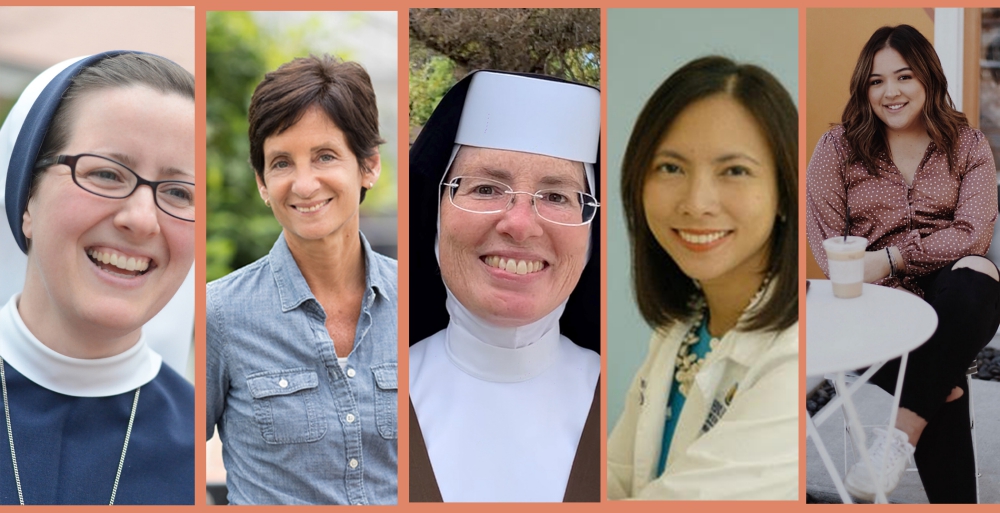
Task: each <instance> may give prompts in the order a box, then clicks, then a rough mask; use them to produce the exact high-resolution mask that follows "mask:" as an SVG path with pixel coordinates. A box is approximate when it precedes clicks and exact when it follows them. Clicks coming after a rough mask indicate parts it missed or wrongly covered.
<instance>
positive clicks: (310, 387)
mask: <svg viewBox="0 0 1000 513" xmlns="http://www.w3.org/2000/svg"><path fill="white" fill-rule="evenodd" d="M361 243H362V246H363V247H364V254H365V262H366V266H365V269H366V273H367V276H366V283H367V286H366V292H365V296H364V299H363V304H362V305H361V316H360V317H359V318H358V325H357V332H356V334H355V338H354V349H353V350H352V351H351V354H350V355H349V356H348V360H347V366H346V368H345V369H341V367H340V365H339V364H338V363H337V354H336V352H335V351H334V347H333V341H332V340H331V339H330V335H329V332H328V331H327V330H326V325H325V320H326V314H325V313H324V312H323V308H322V307H321V306H320V304H319V302H318V301H316V298H315V297H314V296H313V294H312V292H311V291H310V290H309V286H308V285H307V284H306V281H305V278H303V277H302V273H301V272H300V271H299V268H298V265H296V263H295V260H294V259H293V258H292V254H291V252H290V251H289V249H288V245H287V243H286V242H285V237H284V234H282V235H281V236H279V237H278V241H277V242H275V244H274V247H273V248H272V249H271V252H270V253H269V254H268V255H267V256H265V257H263V258H261V259H260V260H258V261H256V262H254V263H253V264H250V265H248V266H246V267H244V268H242V269H239V270H237V271H235V272H233V273H231V274H229V275H228V276H226V277H224V278H221V279H219V280H216V281H213V282H212V283H209V284H208V290H207V294H206V308H205V310H206V318H207V324H208V327H207V351H206V353H207V363H206V371H207V387H206V388H207V398H206V401H205V403H206V408H207V410H208V412H207V415H206V422H207V426H206V428H207V436H208V438H211V437H212V432H213V428H215V427H216V426H218V428H219V436H220V437H221V438H222V443H223V449H222V457H223V461H224V463H225V465H226V470H227V473H226V484H227V486H228V488H229V501H230V502H231V503H233V504H395V503H396V475H397V468H396V457H397V455H396V361H397V360H396V352H397V351H396V348H397V345H396V341H397V336H396V318H397V317H396V307H397V301H396V296H397V280H396V272H397V267H396V261H395V260H392V259H390V258H388V257H385V256H383V255H380V254H378V253H375V252H374V251H372V249H371V246H369V244H368V241H367V240H366V239H365V237H364V235H361Z"/></svg>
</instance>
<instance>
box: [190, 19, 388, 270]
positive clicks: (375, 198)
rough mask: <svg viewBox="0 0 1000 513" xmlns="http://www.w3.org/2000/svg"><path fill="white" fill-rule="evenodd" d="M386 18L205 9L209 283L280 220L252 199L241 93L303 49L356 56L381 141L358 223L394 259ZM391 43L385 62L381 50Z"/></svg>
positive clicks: (243, 260) (261, 251)
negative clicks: (378, 170)
mask: <svg viewBox="0 0 1000 513" xmlns="http://www.w3.org/2000/svg"><path fill="white" fill-rule="evenodd" d="M385 14H386V13H364V12H355V13H344V12H338V13H333V12H331V13H281V12H267V13H252V12H244V11H231V12H208V13H207V16H206V24H205V25H206V53H207V56H206V57H207V73H206V81H207V92H208V96H207V102H206V103H207V118H208V119H207V129H206V135H207V139H208V150H207V156H206V164H207V165H206V168H207V181H206V190H207V202H208V218H207V241H206V245H205V248H206V263H207V268H206V276H207V279H208V280H209V281H211V280H215V279H217V278H220V277H222V276H225V275H226V274H228V273H230V272H232V271H233V270H235V269H239V268H240V267H243V266H245V265H247V264H249V263H251V262H253V261H255V260H257V259H258V258H260V257H262V256H263V255H265V254H267V252H268V251H270V249H271V246H272V245H273V244H274V241H275V240H276V239H277V237H278V235H279V234H280V233H281V226H280V225H279V224H278V222H277V221H276V220H275V218H274V215H273V214H272V212H271V210H270V209H269V208H267V207H266V206H265V205H264V203H263V201H261V199H260V195H259V194H258V192H257V184H256V182H255V180H254V172H253V168H252V167H251V166H250V164H249V162H248V160H247V159H248V158H249V156H250V148H249V141H248V139H247V129H248V124H247V109H248V108H249V105H250V96H251V95H252V94H253V90H254V88H255V87H256V86H257V84H258V83H259V82H260V81H261V80H262V79H263V78H264V74H265V73H267V72H268V71H271V70H273V69H276V68H277V67H278V66H280V65H281V64H283V63H285V62H288V61H290V60H292V59H293V58H295V57H302V56H307V55H309V54H317V55H318V54H322V53H329V54H331V55H335V56H337V57H339V58H341V59H344V60H356V61H358V62H360V63H361V64H362V65H364V66H365V68H366V69H367V70H368V72H369V74H370V75H371V76H372V82H373V84H374V85H375V90H376V95H377V97H378V106H379V118H380V130H381V133H382V137H383V138H384V139H386V141H387V142H386V144H384V145H383V146H381V147H380V152H381V155H382V174H381V177H380V178H379V182H378V186H377V187H375V188H374V189H372V190H371V191H370V192H368V194H367V197H366V199H365V202H364V203H363V204H362V205H361V215H362V221H361V225H362V231H364V232H365V235H366V236H367V237H368V239H369V241H370V242H371V243H372V246H373V247H374V248H375V249H376V251H380V252H382V253H386V254H389V255H390V256H395V254H396V247H395V246H396V229H395V228H396V201H397V194H396V190H397V187H396V162H397V159H396V146H397V137H396V131H397V130H396V91H395V89H396V80H395V76H396V24H395V23H396V22H395V20H396V15H395V13H389V14H391V16H386V15H385ZM373 37H384V38H391V41H382V43H383V44H381V45H375V44H371V41H372V38H373ZM390 47H391V58H389V57H390V56H388V55H385V54H386V53H387V50H386V49H387V48H390ZM379 49H381V50H379ZM373 51H381V53H380V54H379V55H378V56H377V57H378V58H374V57H371V56H370V55H371V53H372V52H373ZM366 54H367V55H368V58H366ZM390 74H391V75H390ZM379 77H382V79H381V80H380V79H379ZM387 77H388V78H391V80H388V79H387ZM390 81H391V84H388V82H390ZM381 83H385V84H381ZM380 85H386V86H391V92H388V88H384V89H385V91H380Z"/></svg>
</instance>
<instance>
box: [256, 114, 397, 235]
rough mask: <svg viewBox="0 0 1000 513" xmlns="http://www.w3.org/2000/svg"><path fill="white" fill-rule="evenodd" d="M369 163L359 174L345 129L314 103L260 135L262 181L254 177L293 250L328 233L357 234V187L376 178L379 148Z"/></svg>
mask: <svg viewBox="0 0 1000 513" xmlns="http://www.w3.org/2000/svg"><path fill="white" fill-rule="evenodd" d="M368 164H369V166H368V167H369V169H370V171H369V172H368V173H365V174H364V175H362V171H361V167H360V166H359V165H358V160H357V158H356V157H355V155H354V153H352V152H351V150H350V147H349V146H348V145H347V139H346V138H345V137H344V132H342V131H341V130H340V128H338V127H337V125H336V124H334V123H333V121H331V120H330V118H329V117H327V115H326V114H325V113H324V112H323V110H322V109H320V108H319V107H315V106H314V107H310V108H309V109H307V110H306V111H305V112H304V113H303V114H302V117H301V118H300V119H299V120H298V122H296V123H295V124H294V125H292V126H291V127H289V128H288V129H286V130H285V131H284V132H281V133H279V134H274V135H272V136H270V137H268V138H267V139H265V140H264V181H263V182H261V180H260V177H259V176H258V178H257V187H258V189H259V191H260V197H261V198H262V199H264V200H265V201H267V202H269V203H270V204H271V210H273V211H274V217H275V218H277V220H278V223H280V224H281V226H282V228H284V229H285V240H286V241H287V242H288V244H289V246H291V247H292V248H293V250H294V248H295V247H297V246H300V245H302V244H308V243H310V242H311V241H324V240H328V238H329V237H351V236H353V237H357V233H358V207H359V204H360V203H361V187H365V188H371V186H372V185H373V184H374V183H375V182H376V181H378V176H379V171H380V169H381V168H380V165H379V157H378V154H377V153H376V154H375V156H374V157H372V158H371V159H370V160H369V163H368Z"/></svg>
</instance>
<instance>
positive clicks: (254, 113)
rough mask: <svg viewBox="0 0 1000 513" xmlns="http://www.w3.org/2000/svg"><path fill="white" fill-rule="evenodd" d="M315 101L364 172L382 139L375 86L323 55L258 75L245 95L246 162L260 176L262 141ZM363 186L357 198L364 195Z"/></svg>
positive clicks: (356, 68)
mask: <svg viewBox="0 0 1000 513" xmlns="http://www.w3.org/2000/svg"><path fill="white" fill-rule="evenodd" d="M314 105H316V106H318V107H320V108H321V109H323V112H325V113H326V115H327V116H328V117H329V118H330V120H331V121H333V123H334V124H335V125H337V128H339V129H341V130H342V131H343V132H344V137H346V139H347V145H348V147H349V148H350V149H351V152H352V153H354V156H355V158H357V159H358V167H360V168H361V173H362V174H365V173H368V172H370V171H371V170H370V169H369V168H368V163H367V162H366V161H367V159H369V158H371V157H372V156H374V155H375V154H376V150H377V148H378V145H380V144H383V143H385V140H383V139H382V138H381V137H380V136H379V133H378V106H377V105H376V104H375V90H374V89H372V81H371V79H370V78H369V77H368V72H367V71H365V68H364V67H362V66H361V65H360V64H358V63H356V62H343V61H341V60H340V59H337V58H336V57H332V56H330V55H326V54H324V55H323V56H321V57H317V56H315V55H310V56H309V57H300V58H298V59H295V60H293V61H291V62H286V63H285V64H282V65H281V66H280V67H279V68H278V69H276V70H274V71H272V72H270V73H268V74H267V75H264V80H263V81H261V83H260V84H257V88H256V89H254V92H253V97H251V98H250V114H249V117H250V119H249V121H250V130H249V136H250V165H252V166H253V168H254V171H256V173H257V176H258V177H259V178H260V180H261V182H263V181H264V140H265V139H267V138H268V137H271V136H272V135H276V134H280V133H281V132H284V131H285V130H287V129H288V128H289V127H291V126H292V125H294V124H295V123H297V122H298V121H299V119H300V118H302V115H303V114H305V112H306V110H308V109H309V108H310V107H312V106H314ZM365 191H366V189H365V188H364V187H362V188H361V201H364V200H365Z"/></svg>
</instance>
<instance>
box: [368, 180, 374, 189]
mask: <svg viewBox="0 0 1000 513" xmlns="http://www.w3.org/2000/svg"><path fill="white" fill-rule="evenodd" d="M374 188H375V182H369V183H368V190H372V189H374Z"/></svg>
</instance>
